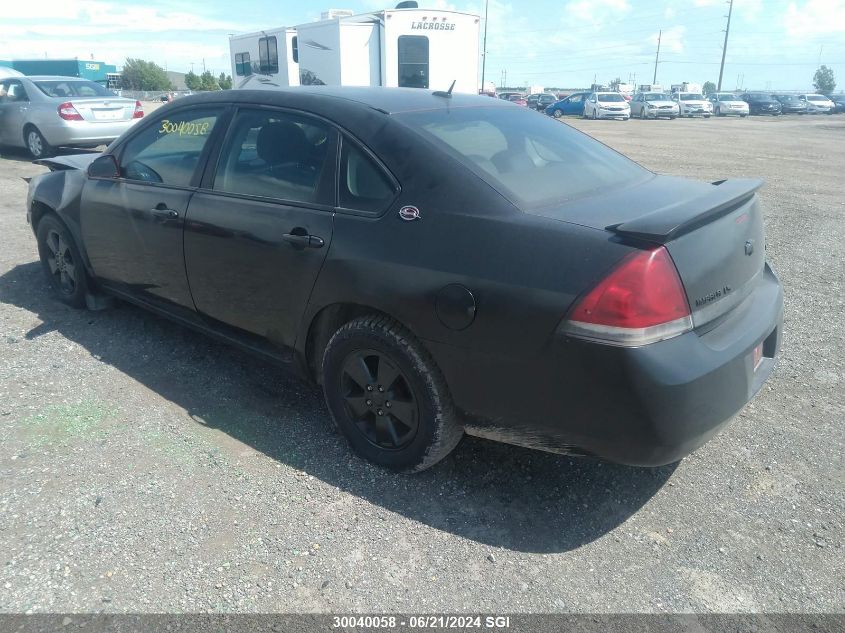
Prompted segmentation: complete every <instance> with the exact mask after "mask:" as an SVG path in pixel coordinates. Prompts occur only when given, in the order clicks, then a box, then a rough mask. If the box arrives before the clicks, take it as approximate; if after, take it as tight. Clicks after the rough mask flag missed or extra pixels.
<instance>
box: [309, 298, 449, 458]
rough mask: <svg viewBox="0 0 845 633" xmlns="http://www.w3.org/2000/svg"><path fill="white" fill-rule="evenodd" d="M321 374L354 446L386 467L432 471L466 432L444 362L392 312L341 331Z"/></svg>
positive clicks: (340, 423)
mask: <svg viewBox="0 0 845 633" xmlns="http://www.w3.org/2000/svg"><path fill="white" fill-rule="evenodd" d="M322 378H323V393H324V395H325V398H326V403H327V405H328V408H329V411H330V413H331V416H332V418H333V420H334V423H335V425H336V426H337V429H338V430H339V431H340V433H341V434H342V435H343V436H344V437H345V438H346V440H347V441H348V442H349V445H350V447H351V448H352V450H353V451H354V452H355V453H357V454H358V455H360V456H361V457H363V458H364V459H366V460H368V461H370V462H373V463H375V464H378V465H379V466H382V467H384V468H387V469H390V470H393V471H396V472H402V473H414V472H419V471H422V470H425V469H426V468H429V467H431V466H433V465H434V464H436V463H437V462H439V461H440V460H441V459H443V458H444V457H446V456H447V455H448V454H449V453H450V452H451V451H452V449H454V448H455V446H457V445H458V442H460V440H461V438H462V437H463V432H464V431H463V427H462V425H461V424H460V422H459V420H458V415H457V412H456V410H455V407H454V405H453V404H452V397H451V395H450V393H449V388H448V386H447V385H446V380H445V378H444V377H443V374H442V373H441V372H440V369H439V368H438V367H437V365H436V364H435V362H434V360H433V359H432V357H431V355H430V354H429V353H428V351H427V350H426V349H425V348H424V347H423V345H422V344H421V343H420V342H419V341H418V340H417V339H416V338H415V337H414V336H413V334H411V333H410V332H409V331H408V330H406V329H405V328H404V327H403V326H402V325H400V324H399V323H397V322H396V321H394V320H393V319H391V318H390V317H387V316H383V315H370V316H363V317H359V318H357V319H354V320H352V321H350V322H349V323H347V324H346V325H344V326H343V327H341V328H340V329H339V330H338V331H337V332H335V334H334V335H333V336H332V337H331V339H330V340H329V342H328V344H327V345H326V350H325V352H324V354H323V364H322ZM386 383H389V384H386ZM399 404H401V412H402V413H401V415H400V414H399V411H400V408H399V407H397V405H399Z"/></svg>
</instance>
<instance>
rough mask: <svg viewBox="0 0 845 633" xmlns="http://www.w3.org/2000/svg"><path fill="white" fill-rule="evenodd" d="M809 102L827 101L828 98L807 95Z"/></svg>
mask: <svg viewBox="0 0 845 633" xmlns="http://www.w3.org/2000/svg"><path fill="white" fill-rule="evenodd" d="M807 101H827V97H823V96H821V95H807Z"/></svg>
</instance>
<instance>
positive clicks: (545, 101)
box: [525, 92, 558, 112]
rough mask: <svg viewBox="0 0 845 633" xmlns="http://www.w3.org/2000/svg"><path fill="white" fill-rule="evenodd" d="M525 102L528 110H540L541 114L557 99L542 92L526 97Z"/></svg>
mask: <svg viewBox="0 0 845 633" xmlns="http://www.w3.org/2000/svg"><path fill="white" fill-rule="evenodd" d="M525 100H526V101H527V102H528V107H529V108H532V109H533V110H540V111H541V112H542V111H543V110H545V109H546V108H547V107H549V106H550V105H552V104H553V103H555V102H556V101H557V100H558V99H557V97H556V96H555V95H553V94H549V93H548V92H542V93H539V94H533V95H528V96H527V97H526V98H525Z"/></svg>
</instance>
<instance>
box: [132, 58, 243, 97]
mask: <svg viewBox="0 0 845 633" xmlns="http://www.w3.org/2000/svg"><path fill="white" fill-rule="evenodd" d="M121 78H122V85H123V88H124V89H126V90H145V91H157V90H161V91H166V90H175V89H176V87H175V86H174V85H173V82H171V81H170V77H168V76H167V72H166V71H165V70H164V68H162V67H161V66H159V65H158V64H156V63H155V62H149V61H146V60H144V59H134V58H131V57H130V58H128V59H127V60H126V63H124V65H123V72H122V74H121ZM185 86H186V87H187V88H188V90H197V91H198V90H230V89H231V88H232V76H231V75H227V74H226V73H220V75H219V76H218V77H215V76H214V75H213V74H212V73H211V71H210V70H206V71H205V72H203V73H202V74H200V75H197V74H196V73H195V72H194V71H192V70H191V71H188V72H187V73H186V74H185Z"/></svg>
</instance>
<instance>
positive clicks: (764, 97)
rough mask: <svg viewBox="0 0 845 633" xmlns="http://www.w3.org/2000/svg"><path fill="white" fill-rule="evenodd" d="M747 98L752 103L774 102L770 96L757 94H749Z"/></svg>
mask: <svg viewBox="0 0 845 633" xmlns="http://www.w3.org/2000/svg"><path fill="white" fill-rule="evenodd" d="M748 98H749V99H753V100H754V101H774V99H773V98H772V97H771V96H770V95H764V94H760V93H759V92H752V93H750V94H749V95H748Z"/></svg>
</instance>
